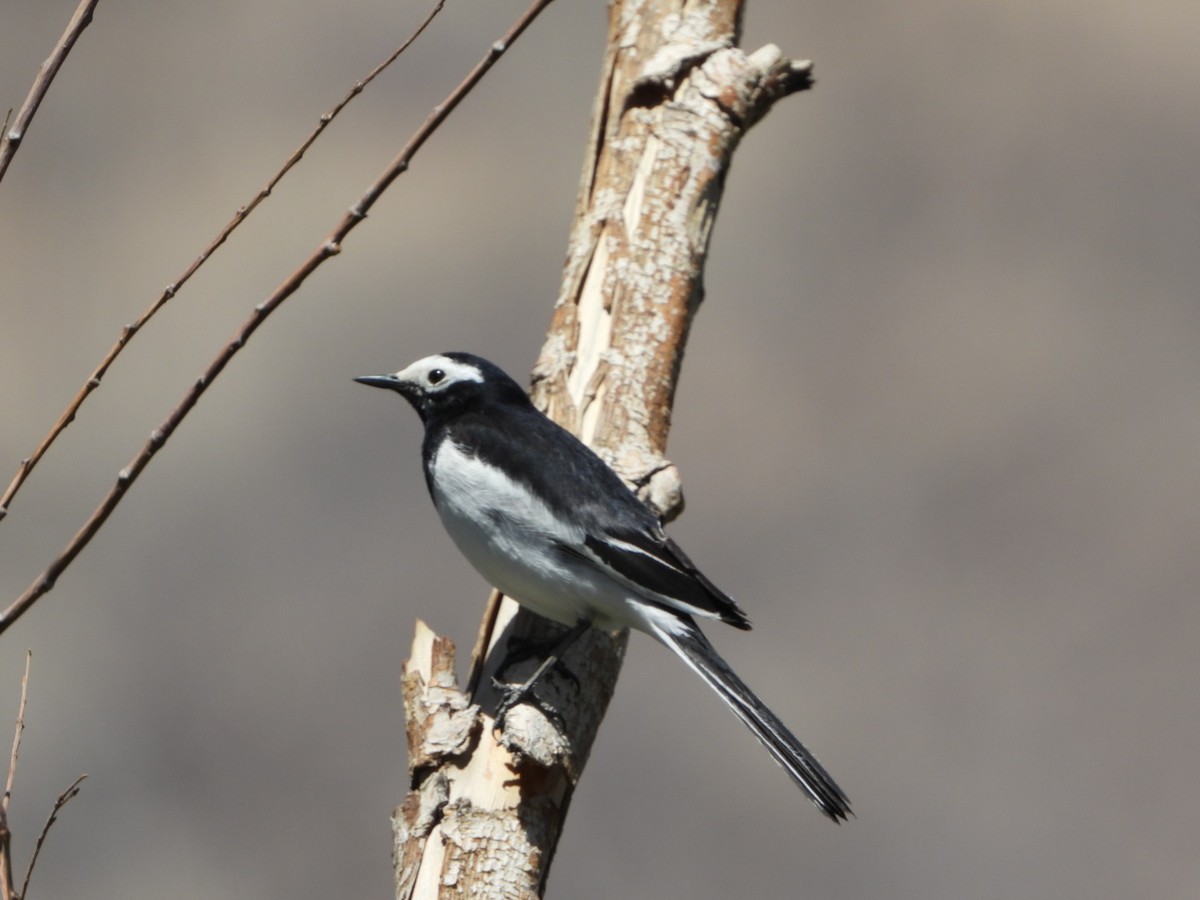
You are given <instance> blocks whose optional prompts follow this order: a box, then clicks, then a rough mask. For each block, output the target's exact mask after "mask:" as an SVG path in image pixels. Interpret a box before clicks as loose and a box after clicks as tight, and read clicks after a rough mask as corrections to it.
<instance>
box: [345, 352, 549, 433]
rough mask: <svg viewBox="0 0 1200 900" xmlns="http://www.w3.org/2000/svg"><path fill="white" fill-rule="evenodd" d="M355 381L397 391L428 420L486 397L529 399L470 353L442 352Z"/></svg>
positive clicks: (504, 375)
mask: <svg viewBox="0 0 1200 900" xmlns="http://www.w3.org/2000/svg"><path fill="white" fill-rule="evenodd" d="M354 380H355V381H357V382H358V383H359V384H366V385H370V386H371V387H379V388H387V389H388V390H392V391H395V392H396V393H397V394H399V395H400V396H401V397H403V398H404V399H405V400H407V401H408V402H409V403H410V404H412V407H413V409H415V410H416V411H417V413H418V414H419V415H420V416H421V420H422V421H425V422H427V421H429V419H430V418H432V417H434V416H437V415H439V414H447V413H450V412H452V411H455V410H462V409H465V408H468V407H470V406H471V405H472V404H473V403H475V402H477V401H479V400H480V399H482V398H483V397H485V396H491V397H493V398H495V399H500V400H509V401H517V402H522V403H528V402H529V401H528V397H527V396H526V394H525V391H523V390H522V389H521V386H520V385H519V384H517V383H516V382H515V381H513V380H512V379H511V378H509V377H508V375H507V374H505V372H504V370H503V369H501V368H499V367H498V366H496V365H494V364H492V363H490V362H488V361H487V360H486V359H482V358H481V357H478V356H473V355H472V354H470V353H458V352H454V353H438V354H435V355H433V356H426V357H425V358H424V359H418V360H417V361H416V362H415V363H413V364H412V365H410V366H408V367H407V368H404V369H401V370H400V371H399V372H395V373H393V374H391V375H362V376H359V377H358V378H355V379H354Z"/></svg>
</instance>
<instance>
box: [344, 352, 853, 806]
mask: <svg viewBox="0 0 1200 900" xmlns="http://www.w3.org/2000/svg"><path fill="white" fill-rule="evenodd" d="M355 380H356V381H359V382H361V383H362V384H367V385H371V386H372V387H381V388H388V389H389V390H393V391H395V392H396V393H398V394H400V396H402V397H403V398H404V399H405V400H407V401H408V402H409V403H410V404H412V406H413V408H415V409H416V411H417V413H418V414H420V416H421V421H422V422H423V423H424V425H425V440H424V444H423V446H422V448H421V456H422V459H423V461H424V464H425V482H426V484H427V485H428V487H429V493H430V495H431V496H432V497H433V505H434V506H435V507H436V508H437V511H438V514H439V515H440V516H441V518H442V524H443V525H444V526H445V527H446V530H447V531H448V532H449V533H450V536H451V537H452V538H453V539H454V543H455V544H457V545H458V549H459V550H460V551H461V552H462V554H463V555H464V556H465V557H466V558H467V560H468V561H469V562H470V563H471V565H473V566H474V567H475V569H476V570H477V571H478V572H479V574H480V575H482V576H483V577H484V578H485V579H487V581H488V582H489V583H490V584H492V585H493V586H494V587H496V588H497V589H499V590H500V591H501V592H503V593H504V594H506V595H507V596H509V597H512V598H513V599H514V600H516V601H517V602H518V603H521V604H522V605H523V606H526V607H528V608H529V609H531V610H533V611H534V612H536V613H538V614H540V615H542V616H545V617H546V618H549V619H553V620H554V621H556V622H559V623H562V624H564V625H569V626H572V630H571V632H570V633H569V634H568V635H567V640H566V641H564V642H563V644H560V645H559V647H558V648H557V651H556V653H557V652H560V651H561V650H562V649H564V647H565V645H566V643H568V642H569V641H570V640H571V639H573V638H575V637H578V636H579V635H580V634H582V633H583V632H584V631H585V630H586V629H587V628H588V627H589V626H594V627H597V628H605V629H609V628H618V627H620V628H635V629H637V630H638V631H643V632H645V633H647V634H649V635H650V636H652V637H654V638H656V639H658V641H660V642H661V643H663V644H666V646H668V647H670V648H671V649H672V650H674V651H675V652H676V653H677V654H678V655H679V656H680V657H681V658H682V659H683V661H684V662H686V663H687V664H688V665H689V666H690V667H691V668H692V669H693V670H694V671H695V672H696V673H697V674H698V675H700V677H701V678H703V679H704V680H705V681H706V682H707V683H708V685H709V686H710V687H711V688H712V689H713V690H715V691H716V692H717V694H718V695H719V696H720V697H721V699H722V700H724V701H725V703H726V704H728V706H729V708H730V709H732V710H733V712H734V713H735V714H736V715H737V717H738V718H739V719H741V720H742V721H743V722H745V723H746V725H747V726H749V728H750V730H751V731H752V732H754V736H755V737H757V738H758V739H759V741H761V742H762V744H763V746H765V747H766V748H767V750H768V751H769V752H770V754H771V756H773V757H774V758H775V760H776V761H777V762H778V763H779V764H780V765H782V766H783V768H784V769H786V770H787V773H788V774H789V775H790V776H791V777H792V780H794V781H795V782H796V784H798V785H799V786H800V787H801V789H802V790H803V791H804V792H805V793H806V794H807V795H808V796H809V798H810V799H811V800H812V801H813V802H814V803H815V804H816V805H817V806H818V807H820V808H821V811H822V812H824V813H825V814H826V815H827V816H829V817H830V818H831V819H833V820H834V821H835V822H836V821H838V820H841V819H845V818H846V816H847V815H848V814H849V813H850V801H849V800H848V799H847V798H846V795H845V794H843V793H842V790H841V788H839V787H838V786H837V784H835V783H834V781H833V779H832V778H830V777H829V775H828V774H827V773H826V772H825V770H824V769H823V768H822V767H821V764H820V763H818V762H817V760H816V759H815V758H814V757H813V755H812V754H811V753H809V752H808V750H806V749H805V748H804V746H803V745H802V744H801V743H800V741H798V740H797V739H796V737H795V736H794V735H793V734H792V733H791V732H790V731H788V729H787V727H786V726H785V725H784V724H783V723H782V722H781V721H780V720H779V718H778V717H777V716H776V715H775V714H774V713H773V712H771V711H770V710H769V709H767V707H766V706H765V705H764V704H763V702H762V701H761V700H759V699H758V697H756V696H755V695H754V693H753V692H752V691H751V690H750V688H748V687H747V686H746V685H745V684H743V683H742V680H741V679H740V678H738V677H737V675H735V674H734V673H733V671H732V670H731V669H730V668H729V666H728V665H727V664H726V663H725V661H724V660H723V659H721V657H720V656H719V655H717V652H716V650H714V649H713V647H712V645H711V644H710V643H709V642H708V639H707V638H705V636H704V634H703V633H702V632H701V631H700V629H699V627H698V626H697V625H696V619H697V618H704V619H719V620H720V621H722V622H726V623H728V624H730V625H732V626H734V627H735V628H741V629H749V628H750V620H749V619H747V618H746V615H745V613H743V612H742V611H741V609H739V608H738V606H737V604H736V603H734V601H733V600H732V599H731V598H730V597H728V596H726V595H725V594H724V593H723V592H721V591H720V590H719V589H718V588H717V587H716V586H715V585H714V584H713V583H712V582H711V581H709V580H708V579H707V578H706V577H705V576H704V574H703V573H701V572H700V571H699V570H698V569H697V568H696V566H695V565H694V564H693V563H692V561H691V560H690V559H688V557H687V556H686V555H685V554H684V552H683V551H682V550H681V549H680V548H679V547H678V546H677V545H676V543H675V542H674V541H673V540H671V539H670V538H669V537H667V535H666V533H665V532H664V531H663V529H662V526H661V524H660V523H659V521H658V518H657V517H656V516H655V515H654V513H653V512H651V511H650V509H649V508H648V507H647V506H645V505H644V504H643V503H642V501H641V500H639V499H638V498H637V495H636V494H634V493H633V492H632V491H630V490H629V488H627V487H626V486H625V483H624V482H622V481H621V479H620V477H618V476H617V474H616V473H615V472H614V471H613V470H612V469H610V468H609V467H608V465H606V464H605V463H604V461H603V460H601V459H600V457H598V456H597V455H596V454H595V453H593V452H592V450H591V449H589V448H588V447H587V446H585V445H584V444H583V443H582V442H581V441H579V440H578V439H577V438H576V437H575V436H574V435H572V434H571V433H570V432H568V431H566V430H565V429H563V428H561V427H560V426H559V425H557V424H555V423H554V422H552V421H551V420H550V419H548V418H546V416H544V415H542V413H540V412H539V411H538V410H537V409H535V408H534V406H533V404H532V403H531V402H530V400H529V397H528V396H527V395H526V393H525V391H524V390H522V389H521V386H520V385H518V384H517V383H516V382H515V381H513V379H511V378H510V377H508V375H506V374H505V373H504V372H503V371H501V370H500V369H499V368H498V367H496V366H495V365H493V364H492V363H490V362H488V361H487V360H484V359H480V358H479V357H477V356H472V355H471V354H469V353H442V354H439V355H437V356H429V357H426V358H425V359H421V360H418V361H417V362H415V363H413V364H412V365H410V366H409V367H408V368H406V369H402V370H401V371H399V372H396V373H395V374H394V375H366V376H363V377H361V378H357V379H355ZM545 668H546V667H545V666H543V667H541V668H539V670H538V672H537V673H536V674H535V676H534V678H533V679H530V681H528V682H526V684H525V685H522V686H521V688H519V689H518V690H524V689H527V688H528V687H529V686H530V685H531V684H532V682H533V681H534V680H535V679H536V677H537V675H538V674H541V672H543V671H544V670H545ZM504 709H507V706H504Z"/></svg>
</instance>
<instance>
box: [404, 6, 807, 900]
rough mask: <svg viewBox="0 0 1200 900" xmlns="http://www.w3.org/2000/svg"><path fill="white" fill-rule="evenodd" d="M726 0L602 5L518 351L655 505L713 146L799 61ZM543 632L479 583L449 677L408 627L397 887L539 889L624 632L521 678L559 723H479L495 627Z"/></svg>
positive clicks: (446, 653) (530, 711)
mask: <svg viewBox="0 0 1200 900" xmlns="http://www.w3.org/2000/svg"><path fill="white" fill-rule="evenodd" d="M741 9H742V3H741V2H740V0H715V2H707V3H705V2H700V3H684V2H680V0H614V2H612V3H611V5H610V8H609V16H610V18H609V34H608V46H607V51H606V56H605V60H604V67H603V71H602V75H601V83H600V90H599V92H598V94H597V97H596V104H595V108H594V112H593V124H592V132H591V139H590V142H589V147H588V154H587V158H586V159H585V162H584V169H583V177H582V181H581V184H580V191H579V198H578V201H577V205H576V211H575V221H574V225H573V228H572V233H571V238H570V244H569V247H568V252H567V260H566V264H565V270H564V275H563V283H562V289H561V292H560V294H559V296H558V299H557V301H556V302H555V305H554V311H553V316H552V319H551V326H550V330H549V335H548V337H547V340H546V343H545V345H544V347H543V348H542V352H541V354H540V356H539V358H538V361H537V364H536V366H535V368H534V382H533V397H534V401H535V402H536V403H537V404H538V406H539V407H540V408H541V409H543V410H544V411H545V412H546V413H547V414H548V415H550V416H551V417H552V418H554V419H555V420H557V421H559V422H561V423H562V424H564V425H565V426H566V427H567V428H570V429H572V430H573V431H575V432H576V433H577V434H579V435H580V436H582V437H583V439H584V440H585V441H587V442H588V443H589V444H590V445H591V446H592V447H594V448H595V449H596V450H597V452H599V453H600V454H601V455H602V456H603V457H604V458H605V459H606V460H607V461H608V462H609V463H610V464H611V465H612V466H613V467H614V468H615V469H616V470H617V471H618V472H619V473H620V474H621V475H622V476H623V477H624V478H625V479H626V480H627V481H628V482H629V483H630V484H631V485H633V486H634V487H635V488H636V489H637V490H638V492H639V494H640V495H641V496H642V497H643V499H645V500H646V501H647V502H648V503H650V504H651V505H652V506H654V507H655V508H656V509H657V510H658V511H659V512H660V513H661V514H662V515H663V516H664V517H665V518H670V517H672V516H673V515H675V514H677V513H678V511H679V510H680V509H681V507H682V493H681V491H680V485H679V476H678V472H677V471H676V470H675V467H674V466H673V465H671V463H670V462H669V461H667V459H666V458H665V457H664V455H663V454H664V452H665V450H666V441H667V432H668V430H669V427H670V417H671V405H672V401H673V399H674V392H675V382H676V378H677V376H678V374H679V367H680V363H681V360H682V358H683V350H684V342H685V340H686V337H687V332H688V328H689V326H690V324H691V320H692V317H693V315H694V314H695V312H696V309H697V308H698V306H699V304H700V301H701V298H702V296H703V282H702V273H703V264H704V260H705V257H706V254H707V249H708V240H709V235H710V232H711V229H712V224H713V221H714V217H715V215H716V211H717V207H718V204H719V201H720V198H721V193H722V190H723V186H724V178H725V173H726V171H727V169H728V165H729V161H730V157H731V155H732V154H733V151H734V149H735V148H736V146H737V144H738V141H739V140H740V139H741V137H742V135H743V134H744V133H745V131H746V129H747V128H749V127H750V125H752V124H753V123H754V122H755V121H756V120H757V119H759V118H760V117H761V116H763V115H764V114H765V113H766V112H767V111H768V110H769V109H770V108H771V105H772V104H773V103H774V101H775V100H777V99H779V98H780V97H783V96H785V95H787V94H789V93H792V92H795V91H797V90H802V89H804V88H806V87H808V86H809V85H810V84H811V79H810V67H809V65H808V64H807V63H800V62H794V61H791V60H788V59H786V58H784V57H783V55H782V54H781V53H780V51H779V50H778V48H776V47H773V46H767V47H764V48H762V49H761V50H759V51H758V52H756V53H753V54H750V55H747V54H745V53H744V52H743V51H741V50H740V49H738V48H737V46H736V43H737V38H738V31H739V26H740V19H741ZM422 628H423V626H422ZM556 629H557V626H553V625H550V624H549V623H546V622H545V621H544V620H541V619H539V618H538V617H536V616H533V615H532V614H529V613H526V612H524V611H521V610H519V608H518V607H517V606H516V604H514V603H513V602H512V601H511V600H508V599H506V598H504V599H502V598H500V597H498V596H493V598H492V601H491V602H490V603H489V606H488V614H487V616H485V620H484V623H483V628H482V631H481V633H480V637H479V641H478V643H477V645H476V652H475V659H474V661H473V667H472V674H471V681H470V684H469V685H468V690H467V692H465V693H464V692H459V691H458V690H457V688H455V687H454V677H453V651H452V648H448V643H447V642H445V641H444V640H443V639H440V638H434V637H433V636H432V635H430V634H428V633H427V631H421V632H420V633H419V634H418V638H417V642H416V644H415V645H414V654H413V658H412V660H411V661H410V663H409V665H408V667H407V669H406V675H405V701H406V707H407V711H408V716H409V744H410V747H409V751H410V760H412V762H411V764H410V773H411V775H412V791H411V793H410V794H409V796H408V798H407V799H406V800H405V801H404V803H403V804H402V805H401V806H400V807H399V808H398V809H397V811H396V816H395V820H394V821H395V825H396V850H395V863H396V883H397V896H398V897H404V898H407V897H420V898H433V897H459V896H472V897H497V898H499V897H503V898H527V897H537V896H541V894H542V891H543V889H544V887H545V883H546V874H547V872H548V870H549V865H550V861H551V859H552V857H553V853H554V848H555V846H556V844H557V840H558V836H559V834H560V833H561V830H562V825H563V822H564V820H565V817H566V811H567V807H568V805H569V803H570V799H571V795H572V792H573V790H574V786H575V784H576V783H577V781H578V779H579V777H580V774H581V772H582V770H583V767H584V765H585V763H586V761H587V756H588V752H589V750H590V749H591V745H592V740H593V738H594V737H595V733H596V729H597V728H598V727H599V723H600V720H601V718H602V717H603V714H604V710H605V709H606V708H607V705H608V701H609V699H610V697H611V696H612V692H613V689H614V687H615V684H616V678H617V673H618V671H619V669H620V662H621V657H622V654H623V652H624V648H625V639H626V635H625V634H624V633H617V634H604V633H600V632H591V633H589V634H588V635H587V636H586V637H585V639H583V640H581V641H580V642H579V643H578V644H577V645H576V646H575V648H573V650H572V652H571V653H570V654H569V655H568V657H567V659H566V660H565V662H566V668H567V669H568V670H569V673H570V674H569V675H567V676H563V675H561V674H559V673H555V672H552V673H550V675H549V676H548V677H547V678H546V679H545V680H544V682H543V683H542V684H541V685H539V689H538V694H539V697H542V698H544V699H545V700H546V701H548V702H549V703H550V704H551V706H552V707H554V708H555V709H557V710H559V711H560V713H561V721H558V722H553V721H551V720H550V719H548V718H547V717H546V716H544V715H543V714H542V713H541V712H539V711H538V710H536V709H534V708H533V707H531V706H527V705H522V706H518V707H516V708H515V709H513V710H512V712H511V713H510V714H509V716H508V718H507V720H506V728H505V731H504V734H503V735H496V734H494V733H493V729H492V721H493V720H492V718H491V715H490V712H491V711H492V710H494V709H495V704H496V700H497V696H496V692H495V690H494V688H493V687H492V681H491V678H492V676H493V675H494V674H495V668H496V665H497V664H498V663H497V660H501V659H503V658H504V657H505V656H506V655H507V652H508V650H509V647H510V645H511V644H512V642H513V641H514V639H515V640H516V641H518V642H521V641H528V640H530V639H533V640H543V641H544V640H546V638H547V636H548V635H552V634H554V633H556ZM535 664H536V659H534V660H530V662H529V663H528V668H525V667H523V666H519V665H514V666H512V667H511V668H510V669H509V670H507V671H506V672H505V673H504V674H505V676H506V679H507V680H510V681H511V680H516V679H519V678H521V677H522V676H523V675H524V674H527V673H528V671H529V669H532V667H533V666H534V665H535Z"/></svg>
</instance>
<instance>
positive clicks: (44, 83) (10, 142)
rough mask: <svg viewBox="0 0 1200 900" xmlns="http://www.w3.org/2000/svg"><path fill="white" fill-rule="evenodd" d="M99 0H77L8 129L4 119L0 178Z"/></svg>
mask: <svg viewBox="0 0 1200 900" xmlns="http://www.w3.org/2000/svg"><path fill="white" fill-rule="evenodd" d="M99 2H100V0H82V2H80V4H79V6H78V7H77V8H76V10H75V15H73V16H71V21H70V22H68V23H67V30H66V31H64V32H63V35H62V37H60V38H59V39H58V43H57V44H56V45H55V46H54V50H53V52H51V54H50V56H49V57H47V58H46V61H45V62H44V63H42V66H41V68H40V69H38V73H37V77H36V78H35V79H34V80H33V86H32V87H31V88H30V89H29V96H27V97H26V98H25V102H24V103H22V104H21V108H20V109H19V110H18V111H17V117H16V118H15V119H13V121H12V127H11V128H9V127H8V122H7V119H6V120H5V128H4V134H3V135H2V136H0V181H3V180H4V173H5V172H7V171H8V164H9V163H10V162H12V158H13V157H14V156H16V154H17V148H19V147H20V146H21V142H22V141H23V140H24V139H25V133H26V132H27V131H29V123H30V122H32V121H33V117H34V114H36V113H37V111H38V107H39V106H41V105H42V100H43V99H45V96H46V92H47V91H48V90H50V83H51V82H52V81H54V76H55V75H57V74H58V70H59V69H61V68H62V64H63V63H64V62H65V61H66V59H67V54H68V53H70V52H71V48H72V47H74V46H75V42H76V41H77V40H79V36H80V35H81V34H83V30H84V29H85V28H87V27H88V26H89V25H91V24H92V11H93V10H94V9H95V8H96V4H97V3H99Z"/></svg>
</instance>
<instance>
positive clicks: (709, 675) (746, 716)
mask: <svg viewBox="0 0 1200 900" xmlns="http://www.w3.org/2000/svg"><path fill="white" fill-rule="evenodd" d="M643 615H644V619H645V622H646V625H647V626H648V627H647V628H646V629H645V630H646V631H647V632H648V633H649V634H651V635H653V636H654V637H655V638H657V639H658V640H659V641H660V642H662V643H663V644H665V645H666V646H668V647H670V648H671V649H672V650H674V651H675V653H676V654H677V655H678V656H679V657H680V658H681V659H682V660H683V661H684V662H686V663H687V664H688V665H689V666H690V667H691V668H692V670H693V671H694V672H696V674H698V675H699V676H700V677H701V678H703V679H704V680H705V681H706V682H707V683H708V685H709V687H711V688H712V689H713V690H714V691H716V692H717V695H718V696H719V697H720V698H721V699H722V700H724V701H725V704H726V705H727V706H728V707H729V708H730V709H731V710H733V713H734V715H736V716H737V717H738V718H739V719H741V720H742V721H743V722H744V723H745V724H746V726H747V727H748V728H749V729H750V730H751V731H752V732H753V733H754V736H755V737H756V738H758V740H759V742H760V743H761V744H762V745H763V746H764V747H766V748H767V752H768V753H770V754H771V756H772V757H773V758H774V759H775V761H776V762H777V763H779V764H780V765H781V766H783V768H784V770H785V771H786V772H787V773H788V775H790V776H791V778H792V780H793V781H794V782H796V784H797V785H799V786H800V789H801V790H803V791H804V793H805V794H807V795H808V798H809V799H810V800H812V802H813V803H815V804H816V805H817V807H818V808H819V809H820V810H821V812H823V813H825V815H827V816H829V818H831V819H833V821H834V822H839V821H842V820H844V819H845V818H846V817H847V816H849V815H852V813H851V811H850V800H849V799H848V798H847V797H846V795H845V794H844V793H843V792H842V789H841V788H840V787H838V786H837V783H836V782H834V780H833V779H832V778H831V777H830V776H829V773H828V772H826V771H825V769H824V768H823V767H822V766H821V764H820V763H819V762H817V758H816V757H815V756H813V755H812V754H811V753H810V752H809V751H808V750H807V748H805V746H804V745H803V744H801V743H800V741H799V740H798V739H797V738H796V736H795V735H794V734H792V733H791V731H789V730H788V728H787V726H786V725H784V724H783V722H781V721H780V720H779V717H778V716H776V715H775V714H774V713H773V712H771V710H769V709H768V708H767V706H766V704H764V703H763V702H762V701H761V700H759V699H758V697H757V696H756V695H755V693H754V692H753V691H752V690H750V688H749V687H747V686H746V684H745V682H743V681H742V680H741V679H740V678H738V676H737V675H736V674H735V673H734V671H733V670H732V669H731V668H729V665H728V663H726V662H725V660H723V659H721V656H720V654H718V653H717V651H716V650H715V649H714V648H713V646H712V644H710V643H709V642H708V639H707V638H706V637H705V636H704V634H703V632H701V631H700V629H699V628H698V627H697V626H696V624H695V623H694V622H692V621H691V620H690V619H686V618H682V617H680V616H679V615H677V614H675V613H672V612H669V611H667V610H659V609H653V608H646V609H644V610H643Z"/></svg>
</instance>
